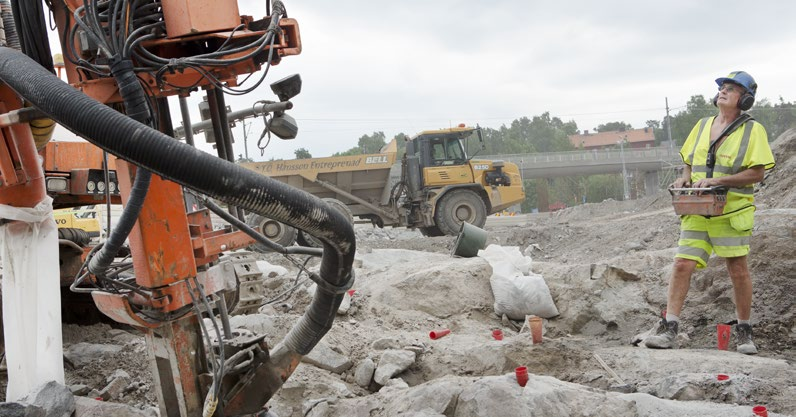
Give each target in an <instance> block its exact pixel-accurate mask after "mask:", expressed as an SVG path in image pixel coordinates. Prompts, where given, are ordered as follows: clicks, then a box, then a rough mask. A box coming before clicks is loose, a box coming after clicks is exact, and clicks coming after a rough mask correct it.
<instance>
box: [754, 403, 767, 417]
mask: <svg viewBox="0 0 796 417" xmlns="http://www.w3.org/2000/svg"><path fill="white" fill-rule="evenodd" d="M752 412H753V413H755V415H756V416H762V417H768V410H767V409H766V407H764V406H762V405H756V406H754V407H752Z"/></svg>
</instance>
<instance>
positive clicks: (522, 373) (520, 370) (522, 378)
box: [514, 366, 528, 387]
mask: <svg viewBox="0 0 796 417" xmlns="http://www.w3.org/2000/svg"><path fill="white" fill-rule="evenodd" d="M514 375H515V376H516V377H517V384H519V386H521V387H524V386H525V384H527V383H528V367H527V366H519V367H517V368H516V369H514Z"/></svg>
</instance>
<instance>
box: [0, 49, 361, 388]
mask: <svg viewBox="0 0 796 417" xmlns="http://www.w3.org/2000/svg"><path fill="white" fill-rule="evenodd" d="M0 80H2V81H3V82H5V83H6V84H7V85H8V86H9V87H10V88H12V89H13V90H14V91H16V92H17V93H18V94H19V95H21V96H22V97H23V98H25V99H26V100H28V101H29V102H30V103H31V104H32V105H33V106H34V107H36V108H37V109H39V110H41V111H42V112H44V113H45V114H47V115H48V116H49V117H51V118H52V119H54V120H55V121H56V122H58V123H59V124H61V125H62V126H64V127H66V128H67V129H69V130H71V131H72V132H75V133H76V134H78V135H80V136H82V137H84V138H86V140H88V141H89V142H91V143H93V144H94V145H96V146H98V147H100V148H102V149H104V150H106V151H108V152H109V153H111V154H113V155H116V156H118V157H120V158H123V159H125V160H127V161H130V162H132V163H134V164H136V165H138V166H140V167H143V168H145V169H148V170H150V171H152V172H153V173H155V174H158V175H160V176H162V177H164V178H166V179H169V180H171V181H174V182H176V183H178V184H181V185H183V186H185V187H188V188H191V189H193V190H196V191H198V192H200V193H202V194H205V195H208V196H211V197H213V198H216V199H219V200H221V201H224V202H226V203H228V204H232V205H235V206H238V207H242V208H244V209H246V210H248V211H252V212H255V213H257V214H260V215H262V216H267V217H269V218H272V219H274V220H277V221H280V222H283V223H286V224H289V225H291V226H293V227H297V228H299V229H302V230H305V231H307V232H308V233H310V234H311V235H313V236H315V237H317V238H318V239H319V240H320V241H321V242H323V246H324V254H323V257H322V259H321V267H320V276H321V278H322V280H323V282H325V283H326V284H325V285H318V290H317V292H316V295H315V297H314V299H313V302H312V304H311V305H310V306H309V308H308V309H307V311H306V313H305V314H304V316H302V318H301V319H300V320H299V321H298V322H297V323H296V324H295V325H294V326H293V328H292V329H291V330H290V332H289V333H288V335H287V336H285V339H284V340H283V341H282V342H281V343H280V344H279V345H277V346H276V348H275V349H274V351H275V353H274V354H273V355H272V359H273V360H274V361H275V362H276V363H277V364H285V363H286V362H291V363H293V362H294V361H296V358H297V355H306V354H307V353H309V352H310V351H311V350H312V348H313V347H315V345H316V344H317V343H318V341H320V339H321V338H322V337H323V336H324V335H325V334H326V332H327V331H328V330H329V329H330V328H331V326H332V323H333V321H334V317H335V314H336V312H337V308H338V307H339V305H340V302H341V301H342V300H343V294H344V292H345V289H346V288H347V287H349V286H350V285H351V279H352V276H353V275H352V264H353V261H354V252H355V250H356V243H355V238H354V229H353V227H352V225H351V224H350V223H349V222H348V221H347V220H346V219H345V218H344V217H343V215H342V214H341V213H339V212H338V211H337V210H334V209H333V208H331V207H330V206H329V205H327V204H326V203H324V202H323V201H322V200H320V199H319V198H317V197H315V196H313V195H311V194H308V193H306V192H303V191H301V190H297V189H295V188H292V187H290V186H288V185H286V184H283V183H280V182H278V181H276V180H272V179H270V178H268V177H264V176H262V175H259V174H257V173H255V172H253V171H249V170H247V169H245V168H242V167H240V166H237V165H235V164H233V163H231V162H228V161H224V160H221V159H219V158H216V157H213V156H211V155H209V154H206V153H204V152H202V151H200V150H198V149H195V148H193V147H191V146H189V145H186V144H184V143H182V142H179V141H176V140H174V139H173V138H170V137H169V136H166V135H165V134H163V133H161V132H158V131H157V130H154V129H152V128H150V127H148V126H145V125H143V124H141V123H139V122H137V121H135V120H133V119H131V118H129V117H127V116H125V115H122V114H121V113H119V112H117V111H115V110H113V109H111V108H110V107H107V106H105V105H103V104H102V103H99V102H97V101H95V100H94V99H92V98H89V97H88V96H86V95H84V94H82V93H80V92H78V91H77V90H75V89H74V88H72V87H71V86H69V85H67V84H66V83H64V82H63V81H61V80H60V79H58V78H57V77H55V76H54V75H53V74H52V73H50V72H48V71H47V70H45V69H44V68H42V67H41V66H40V65H38V64H37V63H36V62H34V61H33V60H31V59H30V58H28V57H27V56H25V55H24V54H22V53H20V52H18V51H15V50H13V49H10V48H2V47H0ZM296 365H297V363H296ZM294 368H295V367H294V366H291V367H290V369H289V371H288V374H289V373H292V371H293V369H294ZM285 378H286V376H285Z"/></svg>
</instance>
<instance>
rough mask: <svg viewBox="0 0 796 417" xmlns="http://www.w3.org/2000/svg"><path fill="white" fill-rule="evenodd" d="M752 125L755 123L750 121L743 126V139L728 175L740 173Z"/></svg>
mask: <svg viewBox="0 0 796 417" xmlns="http://www.w3.org/2000/svg"><path fill="white" fill-rule="evenodd" d="M754 124H755V122H754V121H751V120H750V121H748V122H746V126H744V130H743V138H742V139H741V145H740V147H739V148H738V153H737V154H736V155H735V162H734V163H733V165H732V171H731V172H730V175H732V174H737V173H739V172H741V164H743V160H744V158H745V157H746V150H747V149H748V148H749V138H750V137H751V136H752V126H753V125H754Z"/></svg>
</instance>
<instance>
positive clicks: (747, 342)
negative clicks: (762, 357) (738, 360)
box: [735, 324, 757, 355]
mask: <svg viewBox="0 0 796 417" xmlns="http://www.w3.org/2000/svg"><path fill="white" fill-rule="evenodd" d="M735 339H736V341H737V342H738V347H737V350H738V353H743V354H744V355H756V354H757V347H756V346H755V342H753V341H752V326H750V325H748V324H738V325H736V326H735Z"/></svg>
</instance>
